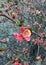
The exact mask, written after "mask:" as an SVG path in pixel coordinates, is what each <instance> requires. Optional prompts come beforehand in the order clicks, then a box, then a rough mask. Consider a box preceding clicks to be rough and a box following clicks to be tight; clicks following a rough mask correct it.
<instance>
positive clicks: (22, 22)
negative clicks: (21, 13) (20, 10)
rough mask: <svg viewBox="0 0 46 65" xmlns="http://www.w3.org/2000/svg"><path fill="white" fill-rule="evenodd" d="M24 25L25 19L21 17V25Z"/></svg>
mask: <svg viewBox="0 0 46 65" xmlns="http://www.w3.org/2000/svg"><path fill="white" fill-rule="evenodd" d="M23 24H24V19H22V17H21V19H20V25H23Z"/></svg>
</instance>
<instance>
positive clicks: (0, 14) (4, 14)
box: [0, 13, 16, 23]
mask: <svg viewBox="0 0 46 65" xmlns="http://www.w3.org/2000/svg"><path fill="white" fill-rule="evenodd" d="M0 16H4V17H6V18H8V19H9V20H11V21H12V22H13V23H16V22H15V21H14V20H13V19H12V18H10V17H9V16H8V15H7V14H6V13H0Z"/></svg>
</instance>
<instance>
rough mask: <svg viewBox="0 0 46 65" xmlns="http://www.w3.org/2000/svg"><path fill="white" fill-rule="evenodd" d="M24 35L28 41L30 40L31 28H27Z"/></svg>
mask: <svg viewBox="0 0 46 65" xmlns="http://www.w3.org/2000/svg"><path fill="white" fill-rule="evenodd" d="M22 35H23V38H24V39H25V40H26V41H30V36H31V32H30V30H29V29H25V30H24V32H23V34H22Z"/></svg>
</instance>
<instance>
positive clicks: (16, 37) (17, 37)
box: [14, 33, 22, 43]
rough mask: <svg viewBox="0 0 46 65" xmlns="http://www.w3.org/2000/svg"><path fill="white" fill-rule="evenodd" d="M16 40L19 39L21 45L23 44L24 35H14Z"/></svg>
mask: <svg viewBox="0 0 46 65" xmlns="http://www.w3.org/2000/svg"><path fill="white" fill-rule="evenodd" d="M14 39H17V40H19V41H20V43H21V42H22V33H20V34H19V33H14Z"/></svg>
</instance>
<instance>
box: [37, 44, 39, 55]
mask: <svg viewBox="0 0 46 65" xmlns="http://www.w3.org/2000/svg"><path fill="white" fill-rule="evenodd" d="M37 56H39V44H38V52H37Z"/></svg>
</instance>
